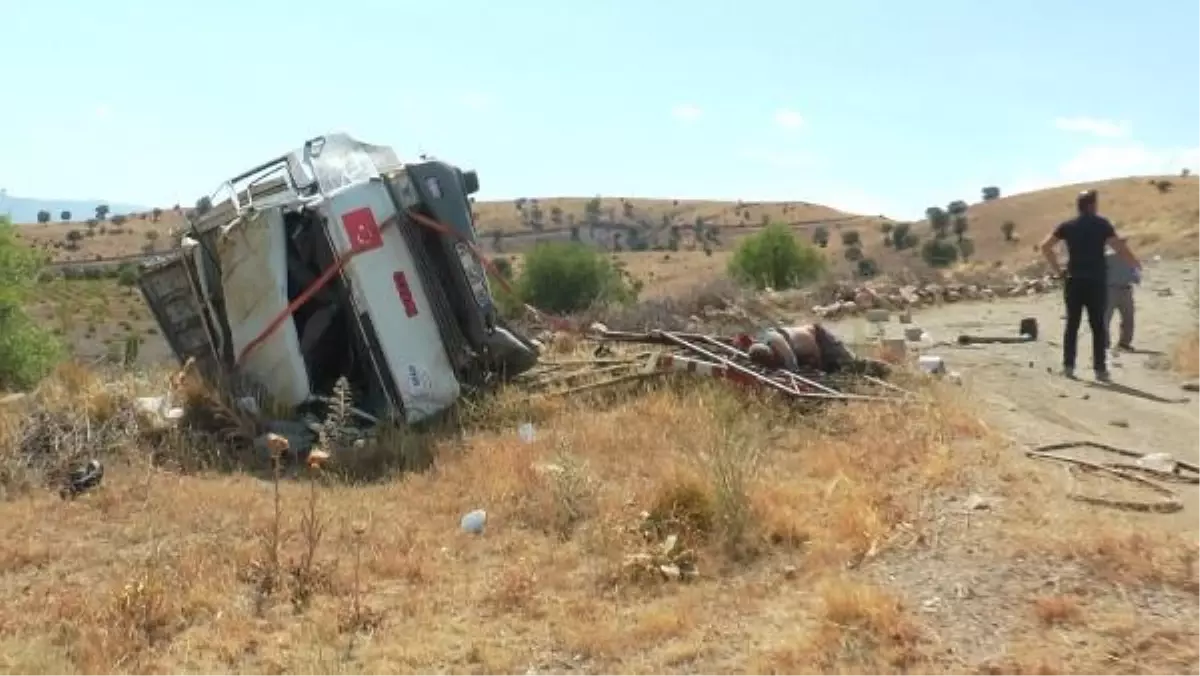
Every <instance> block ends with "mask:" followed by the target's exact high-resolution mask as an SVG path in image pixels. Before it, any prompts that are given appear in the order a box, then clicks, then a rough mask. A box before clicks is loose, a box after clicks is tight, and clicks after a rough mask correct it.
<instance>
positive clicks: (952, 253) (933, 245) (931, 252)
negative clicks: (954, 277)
mask: <svg viewBox="0 0 1200 676" xmlns="http://www.w3.org/2000/svg"><path fill="white" fill-rule="evenodd" d="M921 258H922V259H924V261H925V262H926V263H927V264H928V265H929V266H930V267H934V268H944V267H949V266H951V265H954V263H955V261H957V260H958V247H956V246H954V243H953V242H951V241H949V240H948V239H946V238H944V237H935V238H933V239H931V240H929V241H928V242H925V244H924V245H923V246H922V247H921Z"/></svg>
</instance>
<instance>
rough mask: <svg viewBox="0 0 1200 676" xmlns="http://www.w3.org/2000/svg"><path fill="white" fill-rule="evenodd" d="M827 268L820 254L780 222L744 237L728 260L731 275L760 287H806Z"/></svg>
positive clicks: (740, 280) (745, 282)
mask: <svg viewBox="0 0 1200 676" xmlns="http://www.w3.org/2000/svg"><path fill="white" fill-rule="evenodd" d="M815 236H816V234H815V233H814V238H815ZM824 271H825V259H824V257H822V256H821V253H820V252H819V251H817V250H816V249H814V248H812V247H810V246H808V245H806V244H803V243H801V242H800V241H798V240H797V239H796V238H795V237H794V236H793V235H792V231H791V230H789V229H788V227H787V226H786V225H783V224H780V223H774V224H772V225H769V226H767V227H766V228H765V229H764V230H763V231H762V232H760V233H758V234H756V235H751V236H750V237H747V238H745V239H743V240H742V243H741V244H740V245H738V248H737V250H736V251H734V252H733V258H731V259H730V261H729V274H730V276H731V277H733V278H734V279H736V280H738V281H739V282H741V283H743V284H748V285H750V286H753V287H755V288H757V289H763V288H766V287H771V288H773V289H790V288H795V287H799V286H803V285H804V284H806V283H808V282H812V281H815V280H817V279H818V278H820V276H821V274H822V273H824Z"/></svg>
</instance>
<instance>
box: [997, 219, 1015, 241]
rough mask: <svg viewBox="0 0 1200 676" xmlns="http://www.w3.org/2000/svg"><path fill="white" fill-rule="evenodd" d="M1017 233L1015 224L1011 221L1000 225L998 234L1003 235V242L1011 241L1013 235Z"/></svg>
mask: <svg viewBox="0 0 1200 676" xmlns="http://www.w3.org/2000/svg"><path fill="white" fill-rule="evenodd" d="M1016 231H1017V224H1016V223H1013V222H1012V221H1004V222H1003V223H1001V224H1000V232H1002V233H1004V241H1005V242H1011V241H1013V233H1015V232H1016Z"/></svg>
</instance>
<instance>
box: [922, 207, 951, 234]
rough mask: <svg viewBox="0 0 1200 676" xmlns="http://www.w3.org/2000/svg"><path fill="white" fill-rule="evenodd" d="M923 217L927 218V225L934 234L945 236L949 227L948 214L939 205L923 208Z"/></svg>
mask: <svg viewBox="0 0 1200 676" xmlns="http://www.w3.org/2000/svg"><path fill="white" fill-rule="evenodd" d="M925 218H927V219H929V227H930V229H931V230H933V234H934V235H935V236H937V237H945V236H946V233H947V231H948V230H949V229H950V214H948V213H946V211H945V210H944V209H942V208H941V207H929V208H928V209H926V210H925Z"/></svg>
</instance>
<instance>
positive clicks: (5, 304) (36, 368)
mask: <svg viewBox="0 0 1200 676" xmlns="http://www.w3.org/2000/svg"><path fill="white" fill-rule="evenodd" d="M42 263H43V259H42V257H41V254H39V253H38V252H36V251H34V250H33V249H30V248H27V247H25V246H22V245H21V244H20V243H19V242H18V241H17V238H16V233H15V232H14V231H13V228H12V224H11V223H9V222H8V219H7V218H5V217H3V216H0V390H6V389H9V390H25V389H28V388H30V387H32V386H33V385H34V384H36V383H37V381H39V380H41V379H42V377H44V376H45V375H46V374H47V373H48V372H49V371H50V368H51V367H52V366H53V365H54V363H55V362H56V361H57V360H58V357H59V354H60V347H59V344H58V342H57V341H56V340H55V339H54V336H53V334H51V333H50V332H48V331H44V330H42V329H41V328H39V327H38V325H37V324H36V323H35V322H34V321H33V320H31V319H30V318H29V315H27V314H25V310H24V308H23V307H22V301H23V300H24V296H25V293H26V292H27V291H28V290H29V289H30V288H31V287H32V286H33V285H34V284H35V283H36V282H37V278H38V272H39V270H40V268H41V266H42Z"/></svg>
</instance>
